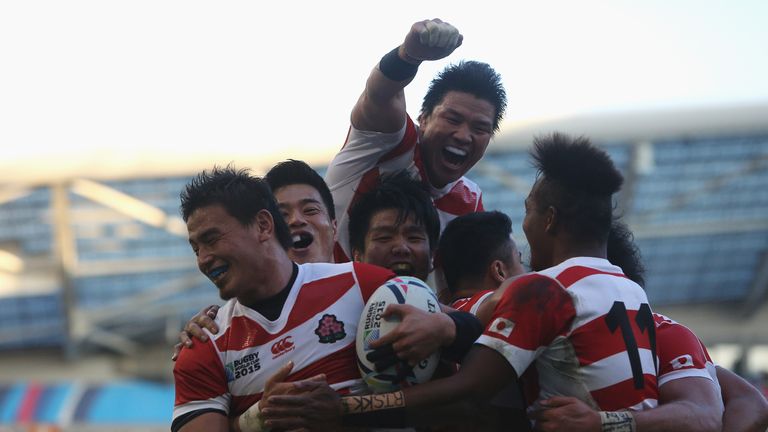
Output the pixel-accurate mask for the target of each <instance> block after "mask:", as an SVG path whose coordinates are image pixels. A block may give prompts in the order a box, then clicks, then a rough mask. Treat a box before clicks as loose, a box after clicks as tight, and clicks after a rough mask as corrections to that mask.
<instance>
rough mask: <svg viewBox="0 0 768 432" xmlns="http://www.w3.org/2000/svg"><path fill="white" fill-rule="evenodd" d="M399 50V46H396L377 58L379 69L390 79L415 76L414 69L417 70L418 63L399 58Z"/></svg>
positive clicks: (399, 79) (403, 79)
mask: <svg viewBox="0 0 768 432" xmlns="http://www.w3.org/2000/svg"><path fill="white" fill-rule="evenodd" d="M399 50H400V47H397V48H395V49H393V50H392V51H390V52H388V53H386V54H384V57H382V58H381V60H379V70H380V71H381V73H382V74H384V76H385V77H387V78H389V79H391V80H392V81H405V80H408V79H411V78H413V77H414V76H416V71H417V70H419V65H415V64H413V63H408V62H407V61H405V60H403V59H401V58H400V54H398V51H399Z"/></svg>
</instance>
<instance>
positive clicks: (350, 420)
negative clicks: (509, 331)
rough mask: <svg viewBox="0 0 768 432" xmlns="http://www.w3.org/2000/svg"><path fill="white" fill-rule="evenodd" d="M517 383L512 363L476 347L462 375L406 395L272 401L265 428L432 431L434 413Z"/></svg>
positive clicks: (327, 393)
mask: <svg viewBox="0 0 768 432" xmlns="http://www.w3.org/2000/svg"><path fill="white" fill-rule="evenodd" d="M516 379H517V375H516V373H515V371H514V369H513V368H512V366H511V365H510V364H509V363H508V362H507V360H506V359H505V358H504V357H502V356H501V355H500V354H498V353H497V352H496V351H494V350H492V349H489V348H486V347H484V346H480V345H476V346H475V347H473V348H472V350H471V351H470V353H469V354H468V356H467V359H466V362H465V363H464V365H463V366H462V368H461V369H460V371H459V373H457V374H456V375H453V376H451V377H448V378H443V379H438V380H434V381H430V382H427V383H424V384H420V385H417V386H413V387H408V388H406V389H404V390H401V391H397V392H392V393H382V394H372V395H362V396H345V397H339V396H338V395H336V394H335V392H333V391H332V390H331V389H330V387H327V386H324V387H315V388H313V389H312V391H309V392H306V393H304V394H299V395H295V394H294V395H276V396H272V397H270V398H269V405H270V406H269V408H265V409H263V410H262V411H261V414H262V415H263V416H264V419H265V422H264V425H265V426H266V427H268V428H273V429H296V428H311V427H312V426H313V425H316V424H320V423H322V424H339V423H342V424H344V425H346V426H371V427H373V426H376V427H403V426H406V425H420V424H421V425H426V424H430V421H431V414H432V413H433V412H432V411H431V408H434V407H441V406H445V405H446V404H449V403H453V402H457V401H460V400H463V399H472V400H484V399H488V398H490V397H492V396H493V395H495V394H496V393H498V392H499V391H500V390H501V388H503V386H505V385H506V384H508V383H509V382H512V381H513V380H516Z"/></svg>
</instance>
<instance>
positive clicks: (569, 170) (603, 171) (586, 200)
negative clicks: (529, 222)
mask: <svg viewBox="0 0 768 432" xmlns="http://www.w3.org/2000/svg"><path fill="white" fill-rule="evenodd" d="M531 155H532V157H533V162H534V167H535V168H536V169H537V171H538V176H539V177H538V179H537V182H539V189H538V191H537V194H536V201H537V203H538V206H539V208H538V210H539V211H543V210H544V209H546V208H547V207H549V206H553V207H555V208H556V209H557V211H558V213H559V215H560V221H561V222H562V223H563V226H564V227H565V229H566V230H567V231H568V232H569V233H570V234H571V235H572V236H574V237H575V238H577V239H582V240H587V239H599V240H600V241H606V240H607V238H608V231H609V230H610V228H611V222H612V221H613V202H612V195H613V194H614V193H616V192H618V191H619V189H621V184H622V182H623V181H624V178H623V177H622V175H621V173H620V172H619V170H618V169H616V166H614V164H613V161H612V160H611V158H610V157H609V156H608V154H607V153H606V152H605V151H603V150H602V149H599V148H597V147H595V146H594V145H592V143H591V142H590V141H589V139H587V138H585V137H578V138H571V137H569V136H568V135H565V134H561V133H553V134H551V135H545V136H541V137H537V138H535V139H534V143H533V150H532V152H531Z"/></svg>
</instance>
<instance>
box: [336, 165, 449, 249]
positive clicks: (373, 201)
mask: <svg viewBox="0 0 768 432" xmlns="http://www.w3.org/2000/svg"><path fill="white" fill-rule="evenodd" d="M388 209H395V210H397V211H398V214H397V221H396V222H397V224H401V223H403V222H404V221H405V220H406V219H407V218H408V216H413V218H414V221H415V222H416V223H417V224H422V225H424V228H425V230H426V232H427V238H428V240H429V246H430V249H434V248H435V247H436V246H437V240H438V237H439V236H440V217H439V216H438V215H437V210H436V209H435V205H434V203H433V202H432V198H431V197H430V196H429V193H428V192H427V189H426V188H425V187H424V185H423V184H422V183H421V182H420V181H418V180H416V179H414V178H413V177H411V175H410V174H409V173H408V172H407V171H405V170H401V171H398V172H395V173H393V174H389V175H384V176H382V177H380V178H379V181H378V184H377V185H376V186H375V187H374V188H373V189H371V190H369V191H367V192H364V193H362V194H361V195H359V196H358V198H357V200H356V201H355V202H353V203H352V205H351V207H350V209H349V243H350V246H351V247H352V250H357V251H360V252H362V251H364V250H365V236H366V235H367V234H368V229H369V228H370V224H371V218H372V217H373V215H374V214H375V213H377V212H379V211H381V210H388Z"/></svg>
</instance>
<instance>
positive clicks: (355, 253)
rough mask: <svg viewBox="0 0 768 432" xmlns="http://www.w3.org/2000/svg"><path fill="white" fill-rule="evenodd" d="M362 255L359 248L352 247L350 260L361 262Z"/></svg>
mask: <svg viewBox="0 0 768 432" xmlns="http://www.w3.org/2000/svg"><path fill="white" fill-rule="evenodd" d="M362 255H363V254H361V253H360V251H359V250H357V249H352V261H354V262H363V259H362Z"/></svg>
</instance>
